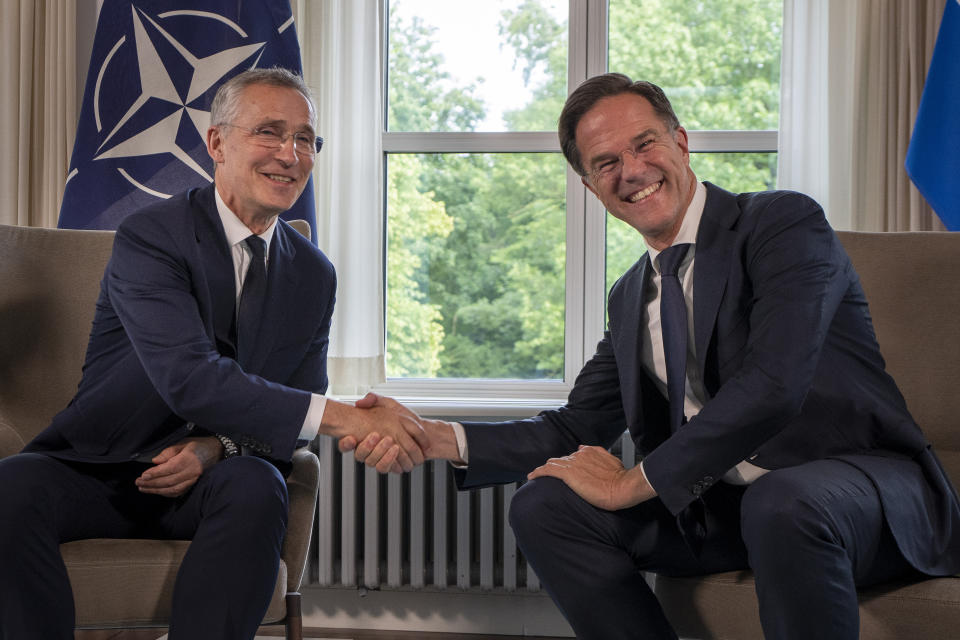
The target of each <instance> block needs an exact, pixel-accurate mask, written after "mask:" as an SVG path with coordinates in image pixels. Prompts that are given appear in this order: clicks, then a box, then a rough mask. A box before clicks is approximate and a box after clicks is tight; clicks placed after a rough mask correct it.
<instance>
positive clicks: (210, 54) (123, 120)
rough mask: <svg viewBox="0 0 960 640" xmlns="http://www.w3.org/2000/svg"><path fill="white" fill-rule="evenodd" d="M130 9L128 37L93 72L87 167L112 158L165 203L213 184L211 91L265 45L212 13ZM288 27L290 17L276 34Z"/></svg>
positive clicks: (254, 59)
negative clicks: (91, 135) (91, 139)
mask: <svg viewBox="0 0 960 640" xmlns="http://www.w3.org/2000/svg"><path fill="white" fill-rule="evenodd" d="M130 11H131V22H130V24H129V25H128V26H127V27H126V28H125V33H122V34H121V35H120V36H119V38H118V39H117V40H116V42H115V43H114V44H113V46H112V48H111V49H110V50H109V52H108V53H107V54H106V56H105V57H104V58H103V61H102V62H101V64H100V65H99V68H96V67H94V66H93V65H91V68H90V73H91V74H93V73H96V81H95V83H94V95H93V103H92V107H93V118H94V123H95V125H96V135H95V139H96V143H95V144H96V146H95V149H93V158H92V159H93V161H94V162H93V163H92V164H91V165H87V167H88V168H89V167H91V166H96V165H97V164H98V162H97V161H102V160H113V161H114V163H113V164H114V166H115V169H116V171H117V172H119V174H120V175H121V176H123V178H124V179H125V180H126V181H127V182H129V183H130V184H131V185H133V186H134V187H136V189H138V190H140V191H142V192H144V193H146V194H149V195H151V196H155V197H159V198H169V197H170V196H171V195H172V194H173V193H177V192H179V191H182V190H183V189H185V188H187V187H189V186H192V185H195V184H200V179H202V180H203V181H205V183H209V182H211V181H212V180H213V176H212V175H211V174H212V171H213V169H212V166H213V164H212V161H211V160H210V158H209V156H208V155H207V153H206V142H205V139H206V131H207V128H208V126H209V122H210V111H209V105H210V102H211V100H212V99H213V93H214V92H215V89H216V87H217V86H219V84H220V82H221V81H223V80H226V79H227V78H228V76H230V75H232V74H233V72H236V71H240V70H241V65H242V68H243V69H246V68H252V67H256V66H257V64H258V62H260V58H261V56H262V55H263V52H264V49H265V46H266V44H267V42H266V40H264V41H260V42H256V41H251V40H256V38H251V37H250V36H249V35H248V34H247V33H246V31H244V29H243V28H241V26H240V25H238V24H237V23H236V22H234V21H233V20H230V19H229V18H227V17H225V16H223V15H220V14H217V13H214V12H211V11H198V10H186V9H185V10H176V11H166V12H163V13H157V14H155V15H150V14H148V12H147V11H144V10H142V9H140V8H138V7H136V6H134V5H133V4H131V5H130ZM292 24H293V17H292V16H291V17H290V19H289V20H288V21H287V22H286V23H285V24H284V25H282V26H281V27H280V29H279V31H280V32H282V31H283V30H284V29H286V28H287V27H289V26H291V25H292ZM261 35H263V34H261ZM124 80H125V81H126V84H125V86H122V87H121V86H118V85H119V84H121V83H122V82H123V81H124ZM138 85H139V87H138ZM88 86H89V85H88ZM137 91H139V94H137V93H136V92H137ZM133 96H135V97H133ZM131 99H132V101H131ZM150 159H153V160H154V161H153V162H150V161H149V160H150ZM77 171H78V170H77V169H76V168H75V169H74V170H73V172H71V174H70V176H69V177H68V181H69V180H70V179H72V178H74V177H75V174H76V173H77ZM190 176H193V178H190Z"/></svg>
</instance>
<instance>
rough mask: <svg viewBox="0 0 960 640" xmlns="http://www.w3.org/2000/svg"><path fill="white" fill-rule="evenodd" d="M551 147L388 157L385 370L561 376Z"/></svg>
mask: <svg viewBox="0 0 960 640" xmlns="http://www.w3.org/2000/svg"><path fill="white" fill-rule="evenodd" d="M565 175H566V174H565V162H564V159H563V156H561V155H560V154H558V153H540V154H523V153H503V154H416V155H415V154H390V155H388V156H387V230H388V231H387V234H388V235H387V375H388V377H391V378H507V379H541V380H543V379H562V378H563V346H564V345H563V340H564V282H565V277H564V270H565V269H564V267H565V260H566V250H565V239H566V238H565V235H566V231H565V227H566V224H565V202H564V188H565V182H566V177H565Z"/></svg>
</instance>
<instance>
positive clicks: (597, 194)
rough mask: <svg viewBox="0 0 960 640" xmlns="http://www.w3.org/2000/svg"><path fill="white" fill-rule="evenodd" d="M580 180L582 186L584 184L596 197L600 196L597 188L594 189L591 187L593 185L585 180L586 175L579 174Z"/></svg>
mask: <svg viewBox="0 0 960 640" xmlns="http://www.w3.org/2000/svg"><path fill="white" fill-rule="evenodd" d="M580 182H582V183H583V186H585V187H586V188H587V189H589V190H590V193H592V194H593V195H595V196H597V198H599V197H600V194H599V193H597V190H596V189H594V188H593V185H592V184H590V181H589V180H587V176H580Z"/></svg>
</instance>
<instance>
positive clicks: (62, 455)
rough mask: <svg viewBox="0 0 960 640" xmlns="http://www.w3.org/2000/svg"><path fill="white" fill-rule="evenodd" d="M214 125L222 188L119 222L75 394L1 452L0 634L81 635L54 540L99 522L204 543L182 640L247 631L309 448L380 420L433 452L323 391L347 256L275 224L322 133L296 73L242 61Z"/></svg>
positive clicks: (390, 418)
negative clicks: (298, 461) (329, 254)
mask: <svg viewBox="0 0 960 640" xmlns="http://www.w3.org/2000/svg"><path fill="white" fill-rule="evenodd" d="M211 123H213V124H212V125H211V126H210V128H209V130H208V132H207V151H208V153H209V154H210V156H211V157H212V158H213V160H214V163H215V166H216V169H215V174H214V184H213V185H210V186H209V187H206V188H202V189H195V190H191V191H189V192H187V193H184V194H181V195H179V196H176V197H174V198H171V199H170V200H169V201H166V202H162V203H159V204H156V205H153V206H151V207H148V208H146V209H144V210H142V211H140V212H138V213H135V214H133V215H131V216H129V217H128V218H127V219H126V220H125V221H124V222H123V223H122V224H121V225H120V227H119V228H118V230H117V234H116V239H115V242H114V249H113V254H112V256H111V259H110V262H109V264H108V266H107V268H106V272H105V274H104V277H103V281H102V285H101V293H100V297H99V300H98V301H97V309H96V315H95V318H94V322H93V328H92V331H91V334H90V342H89V344H88V349H87V356H86V362H85V365H84V369H83V378H82V380H81V382H80V385H79V388H78V390H77V394H76V396H75V397H74V399H73V400H72V401H71V403H70V404H69V406H68V407H67V408H66V409H64V410H63V411H62V412H61V413H59V414H58V415H57V416H56V417H54V419H53V421H52V423H51V425H50V426H49V427H48V428H47V429H46V430H44V431H43V432H42V433H40V434H39V435H38V436H37V437H36V438H35V439H34V440H33V441H32V442H30V443H29V444H28V445H27V446H26V448H25V449H24V451H23V452H22V453H20V454H18V455H16V456H11V457H10V458H6V459H4V460H2V461H0V486H2V487H3V491H2V497H0V549H2V552H0V553H2V554H3V556H2V557H3V561H2V562H0V638H10V639H16V640H31V639H37V640H40V639H42V640H57V639H63V640H67V639H68V638H73V626H74V611H73V599H72V594H71V591H70V584H69V582H68V579H67V574H66V570H65V568H64V565H63V561H62V559H61V557H60V555H59V544H60V543H61V542H66V541H69V540H75V539H80V538H93V537H113V538H122V537H152V538H181V539H182V538H191V539H192V543H191V545H190V549H189V551H188V553H187V555H186V558H185V559H184V562H183V564H182V567H181V569H180V572H179V574H178V576H177V580H176V583H175V587H174V597H173V619H172V623H171V627H170V638H171V640H177V639H185V638H195V639H198V640H199V639H203V640H211V639H215V638H222V639H223V640H237V639H242V638H252V637H253V636H254V634H255V633H256V629H257V626H258V624H259V622H260V621H261V620H262V617H263V615H264V613H265V611H266V608H267V605H268V604H269V601H270V596H271V593H272V590H273V587H274V584H275V581H276V576H277V570H278V564H279V557H280V547H281V544H282V541H283V536H284V531H285V527H286V519H287V494H286V485H285V483H284V480H283V476H282V474H281V472H282V471H285V470H287V469H288V468H289V464H290V459H291V456H292V454H293V451H294V448H295V447H296V446H297V445H298V443H301V444H302V443H305V442H306V441H309V440H312V439H313V438H314V437H315V436H316V435H317V434H318V433H321V434H325V435H333V436H342V435H344V434H353V435H356V436H366V435H367V434H368V433H369V432H370V431H371V429H372V428H373V426H374V424H376V426H377V429H378V432H379V433H381V434H385V435H387V436H388V437H389V438H390V439H391V442H394V443H396V444H394V445H393V446H394V447H395V449H396V450H395V451H393V452H392V453H391V455H393V456H395V457H397V458H398V460H399V464H400V465H402V466H404V467H406V468H412V465H413V463H415V462H421V461H422V459H423V458H422V452H421V449H420V446H421V445H420V444H418V441H417V439H418V438H419V441H420V443H421V444H423V445H425V444H426V440H425V439H424V437H423V434H422V431H421V430H420V428H419V426H418V425H417V424H416V422H415V421H414V420H410V419H408V418H406V417H398V415H397V414H396V413H391V412H389V411H385V410H382V409H377V412H376V413H375V414H374V413H370V412H365V411H361V410H359V409H356V408H354V407H353V406H347V405H344V404H341V403H338V402H335V401H333V400H327V399H326V398H325V397H324V396H323V395H322V394H323V393H324V392H325V391H326V388H327V374H326V355H327V344H328V334H329V329H330V321H331V316H332V313H333V304H334V293H335V287H336V283H335V275H334V269H333V266H332V265H331V264H330V262H329V261H328V260H327V258H326V257H325V256H324V255H323V254H322V253H321V252H320V251H319V250H318V249H317V248H316V247H314V246H313V245H312V244H311V243H310V242H309V241H308V240H306V239H305V238H303V237H302V236H301V235H300V234H298V233H297V232H296V231H294V230H292V229H291V228H290V227H289V226H288V225H287V224H286V223H284V222H283V221H280V220H279V219H278V216H279V215H280V214H281V213H283V212H284V211H286V210H287V209H289V208H290V207H291V206H292V205H293V204H294V202H295V201H296V200H297V198H298V197H299V196H300V194H301V193H302V191H303V189H304V187H305V185H306V183H307V180H308V179H309V177H310V172H311V169H312V167H313V162H314V157H315V155H316V153H317V151H318V150H319V148H320V144H319V143H320V142H321V141H320V139H319V138H318V137H317V136H316V133H315V127H316V112H315V107H314V105H313V101H312V98H311V97H310V93H309V91H308V89H307V88H306V86H305V85H304V84H303V81H302V79H301V78H300V77H299V76H296V75H294V74H292V73H290V72H288V71H285V70H282V69H269V70H252V71H247V72H244V73H242V74H240V75H238V76H236V77H235V78H233V79H231V80H230V81H228V82H227V83H225V84H224V85H223V86H222V87H221V88H220V90H219V91H218V93H217V96H216V97H215V99H214V102H213V105H212V107H211ZM381 421H383V422H381ZM401 447H402V448H403V449H402V451H399V449H400V448H401ZM241 454H242V455H241Z"/></svg>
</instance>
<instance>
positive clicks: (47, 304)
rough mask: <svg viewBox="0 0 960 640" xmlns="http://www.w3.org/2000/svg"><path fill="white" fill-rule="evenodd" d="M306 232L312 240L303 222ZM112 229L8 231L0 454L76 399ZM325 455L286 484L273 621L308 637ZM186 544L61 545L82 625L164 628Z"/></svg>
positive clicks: (0, 319) (1, 300) (298, 456)
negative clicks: (310, 570)
mask: <svg viewBox="0 0 960 640" xmlns="http://www.w3.org/2000/svg"><path fill="white" fill-rule="evenodd" d="M298 222H301V223H302V224H299V225H295V226H296V227H297V230H298V231H300V232H301V233H304V234H305V235H308V236H309V227H308V226H307V225H306V223H305V222H303V221H298ZM112 244H113V232H111V231H77V230H61V229H56V230H54V229H38V228H28V227H10V226H6V225H0V283H2V286H0V457H5V456H8V455H12V454H14V453H17V452H18V451H20V449H21V448H22V447H23V445H24V444H25V443H26V442H27V441H29V440H30V439H32V438H33V437H34V436H35V435H36V434H37V433H39V432H40V431H41V430H42V429H43V428H45V427H46V426H47V424H48V423H49V422H50V419H51V418H52V417H53V415H54V414H55V413H56V412H57V411H59V410H60V409H62V408H63V407H65V406H66V405H67V403H68V402H69V401H70V399H71V398H72V397H73V394H74V392H75V391H76V388H77V383H78V382H79V380H80V368H81V366H82V364H83V358H84V354H85V351H86V346H87V338H88V335H89V331H90V325H91V322H92V320H93V311H94V302H95V300H96V298H97V293H98V290H99V283H100V278H101V276H102V275H103V270H104V266H105V265H106V263H107V260H108V259H109V257H110V251H111V247H112ZM318 478H319V464H318V461H317V457H316V456H315V455H314V454H313V453H311V452H310V451H307V450H306V449H300V450H298V451H296V453H295V454H294V458H293V471H292V472H291V474H290V476H289V477H288V478H287V488H288V491H289V496H290V502H289V504H290V516H289V522H288V526H287V536H286V539H285V541H284V545H283V552H282V558H281V563H280V573H279V575H278V577H277V584H276V586H275V588H274V592H273V597H272V599H271V601H270V607H269V609H268V610H267V614H266V617H265V618H264V624H285V625H286V637H287V638H288V639H292V640H300V639H301V638H302V635H303V632H302V619H301V614H300V594H299V590H300V582H301V578H302V577H303V572H304V568H305V566H306V558H307V550H308V548H309V546H310V535H311V532H312V530H313V517H314V512H315V507H316V502H317V487H318ZM189 544H190V543H189V541H186V540H107V539H96V540H80V541H76V542H70V543H67V544H64V545H61V552H62V553H63V558H64V561H65V562H66V565H67V572H68V574H69V576H70V582H71V584H72V585H73V592H74V599H75V602H76V613H77V627H78V628H129V627H164V626H166V625H167V623H168V620H169V616H170V603H171V596H172V591H173V583H174V579H175V577H176V573H177V570H178V568H179V566H180V562H181V560H182V558H183V555H184V553H185V552H186V550H187V547H188V546H189Z"/></svg>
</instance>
